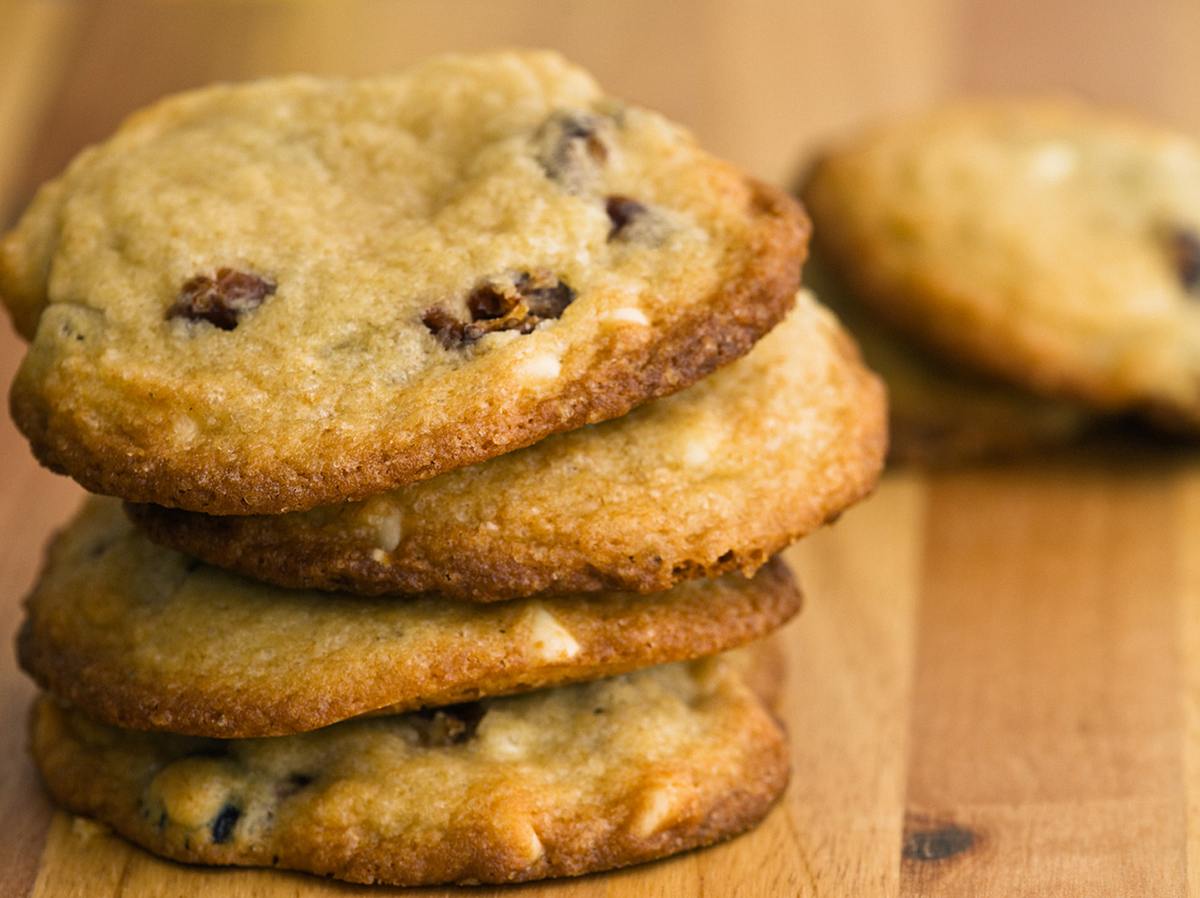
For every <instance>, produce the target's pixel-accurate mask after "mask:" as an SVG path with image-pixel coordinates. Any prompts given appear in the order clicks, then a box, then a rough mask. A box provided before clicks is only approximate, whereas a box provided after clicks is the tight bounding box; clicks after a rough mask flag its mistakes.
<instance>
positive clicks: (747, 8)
mask: <svg viewBox="0 0 1200 898" xmlns="http://www.w3.org/2000/svg"><path fill="white" fill-rule="evenodd" d="M503 44H523V45H545V46H554V47H557V48H559V49H561V50H563V51H564V52H566V53H567V54H568V55H569V56H572V57H574V58H575V59H577V60H579V61H580V62H582V63H584V64H585V65H587V66H588V67H589V68H591V69H592V70H593V71H595V72H596V73H597V75H598V76H599V77H600V79H601V81H602V82H604V83H605V84H606V85H608V86H609V87H610V89H611V90H612V91H613V92H615V93H617V94H620V95H623V96H626V97H629V98H632V99H635V100H638V101H642V102H644V103H646V104H649V105H652V106H655V107H658V108H660V109H662V110H663V111H665V112H667V113H668V114H670V115H671V116H673V117H674V118H676V119H679V120H682V121H684V122H686V123H688V124H689V125H690V126H691V127H693V128H694V130H695V131H696V132H697V133H698V134H699V135H700V137H701V139H702V141H703V142H704V143H706V144H707V145H708V146H710V147H711V148H712V149H714V150H715V151H717V152H719V153H721V154H723V155H726V156H729V157H731V158H733V159H735V160H737V161H739V162H740V163H742V164H743V165H745V166H746V167H747V168H749V169H750V170H752V171H755V172H756V173H758V174H760V175H762V176H764V177H766V178H768V179H774V180H777V181H786V180H788V179H789V178H790V177H791V176H792V174H793V173H794V172H795V170H796V169H797V167H798V165H799V164H800V161H801V159H802V157H803V154H804V152H805V150H806V148H807V147H810V146H811V145H812V143H813V141H814V140H817V139H819V138H821V137H822V136H824V135H826V134H829V133H831V132H833V131H835V130H836V129H838V128H841V127H844V126H846V125H848V124H852V123H854V122H857V121H860V120H864V119H868V118H870V117H873V116H876V115H879V114H881V113H884V112H888V111H892V110H896V109H903V108H909V107H914V106H917V105H920V104H922V103H925V102H928V101H930V100H932V99H934V98H937V97H940V96H943V95H945V94H947V93H952V92H960V91H965V90H976V89H1013V88H1038V89H1046V88H1051V89H1062V88H1074V89H1079V90H1083V91H1085V92H1086V93H1088V94H1090V95H1093V96H1096V97H1099V98H1101V99H1104V100H1107V101H1112V102H1116V103H1120V104H1123V105H1129V106H1134V107H1138V108H1141V109H1144V110H1146V111H1147V112H1151V113H1154V114H1157V115H1159V116H1161V117H1163V118H1165V119H1166V120H1169V121H1173V122H1176V123H1177V124H1180V125H1183V126H1185V127H1190V128H1192V129H1193V130H1197V131H1200V102H1198V101H1197V99H1196V92H1195V86H1196V84H1197V83H1198V82H1200V53H1198V52H1197V47H1198V46H1200V3H1198V2H1196V0H1143V2H1142V3H1140V4H1132V3H1130V4H1121V3H1119V2H1116V0H1114V2H1110V3H1103V2H1097V3H1085V2H1083V0H985V2H978V3H974V4H971V5H970V7H969V8H968V7H958V6H955V5H954V4H952V3H950V2H948V0H945V2H942V0H912V2H904V3H897V2H895V0H859V2H855V3H827V2H821V0H804V2H798V3H786V2H783V0H779V2H767V0H746V2H738V3H734V2H718V0H711V2H695V3H685V2H674V3H670V2H647V0H608V2H604V3H585V2H578V3H576V2H557V3H556V2H549V0H411V2H358V3H338V2H333V0H327V2H313V3H303V2H275V3H256V2H245V0H243V2H237V0H210V2H204V3H195V2H164V3H156V4H151V3H144V2H125V0H122V2H116V0H112V2H96V3H82V2H71V0H0V215H6V214H12V213H15V211H16V210H17V209H18V208H19V207H20V206H21V205H23V203H24V201H25V200H26V199H27V198H28V196H29V195H30V192H31V190H32V188H33V186H35V185H36V184H37V183H38V182H39V181H40V180H42V179H44V178H45V177H48V176H50V175H52V174H54V173H55V172H56V171H57V170H58V169H59V168H60V167H61V166H62V165H63V164H64V163H65V161H66V160H67V159H68V158H69V157H70V156H71V155H72V154H73V153H74V152H75V151H76V150H77V149H78V148H79V147H80V146H81V145H82V144H84V143H86V142H88V141H91V140H94V139H98V138H100V137H102V136H104V135H105V134H106V133H108V132H109V131H110V130H111V129H112V127H113V126H114V125H115V123H116V122H117V120H118V119H119V118H120V117H121V116H122V115H123V114H125V113H126V112H128V111H129V110H131V109H133V108H135V107H137V106H139V105H141V104H142V103H144V102H146V101H148V100H150V99H152V98H154V97H157V96H159V95H160V94H162V93H165V92H167V91H171V90H175V89H178V88H183V87H188V86H191V85H196V84H201V83H203V82H206V81H210V80H213V79H217V78H244V77H249V76H253V75H258V74H263V73H269V72H280V71H290V70H298V69H302V70H309V71H315V72H345V73H362V72H372V71H378V70H381V69H386V68H389V67H396V66H401V65H403V64H405V63H407V62H409V61H410V60H413V59H416V58H418V57H420V56H423V55H426V54H429V53H433V52H437V51H441V50H446V49H475V48H482V47H488V46H494V45H503ZM0 330H2V331H3V333H2V334H0V368H2V373H0V380H3V381H4V382H5V383H7V381H8V379H9V378H11V376H12V371H13V370H14V369H15V367H16V364H17V362H18V360H19V358H20V355H21V352H22V348H21V346H20V344H19V342H18V340H17V339H16V337H15V336H13V335H12V333H11V332H10V331H9V330H8V329H7V328H5V327H0ZM0 458H2V459H3V461H2V466H0V590H2V595H0V632H3V633H6V634H10V633H12V632H13V631H14V630H15V628H16V625H17V621H18V618H19V608H18V602H19V597H20V595H21V594H22V592H23V591H24V590H25V589H26V588H27V587H28V585H29V583H30V582H31V579H32V577H33V575H34V570H35V567H36V565H37V563H38V559H39V556H40V552H41V545H42V543H43V542H44V540H45V539H46V537H47V535H48V533H49V532H50V531H51V529H52V528H53V527H55V526H56V525H58V524H59V523H60V522H62V521H63V520H64V519H65V518H66V516H67V515H68V514H69V513H70V510H71V508H73V507H74V505H75V504H76V503H77V501H78V499H79V490H78V489H77V488H76V487H74V486H73V485H72V484H71V483H69V482H67V481H65V480H64V479H62V478H56V477H54V476H52V475H50V474H48V473H47V472H45V471H41V470H39V469H38V468H37V467H36V465H35V464H34V463H33V461H32V459H31V458H30V456H29V454H28V451H27V449H26V446H25V443H24V441H23V440H22V439H21V438H20V437H19V436H18V435H17V434H16V432H15V431H14V430H13V429H12V427H11V425H9V424H8V423H7V422H5V423H3V424H0ZM1198 537H1200V465H1198V464H1197V463H1196V461H1195V460H1194V458H1189V457H1188V453H1187V452H1186V451H1184V450H1182V449H1179V448H1176V449H1174V450H1166V449H1162V448H1157V447H1153V446H1147V445H1140V446H1119V445H1118V446H1114V445H1106V446H1102V447H1098V446H1089V447H1083V448H1081V449H1079V450H1077V451H1075V452H1073V453H1064V454H1062V455H1060V456H1058V457H1056V458H1051V459H1042V460H1040V461H1036V462H1034V461H1030V462H1025V463H1023V464H1017V465H1011V466H1007V467H994V468H980V469H974V470H970V471H960V472H948V473H941V474H936V475H925V474H921V473H917V472H908V473H899V474H894V475H892V476H890V477H889V478H888V479H887V481H886V482H885V483H884V485H883V486H882V488H881V489H880V490H879V492H878V494H877V495H876V496H875V497H874V498H872V499H871V500H870V501H869V502H867V503H866V504H864V505H863V506H861V507H859V508H857V509H855V510H854V511H852V512H851V513H849V514H847V515H846V516H845V518H844V519H843V520H842V522H841V523H839V524H838V525H837V526H836V527H835V528H832V529H830V530H827V531H825V532H823V533H821V534H819V535H817V536H815V537H813V538H811V539H810V540H808V541H806V542H805V543H804V544H803V545H801V546H799V547H798V548H797V549H794V550H793V551H792V555H791V557H792V558H793V560H794V561H795V562H796V566H797V567H798V570H799V572H800V574H801V576H802V579H803V581H804V583H805V585H806V587H807V592H808V595H809V603H808V607H807V608H806V610H805V612H804V613H803V614H802V615H801V617H800V619H799V620H798V621H797V622H796V623H794V624H793V625H792V626H791V627H790V628H789V630H788V631H787V641H788V644H789V646H790V650H791V651H790V653H791V673H790V679H789V684H788V688H787V692H786V697H785V704H784V715H785V717H786V719H787V722H788V725H789V727H790V729H791V733H792V739H793V744H794V770H795V773H794V779H793V783H792V786H791V788H790V790H789V791H788V794H787V797H786V799H785V800H784V802H783V803H782V805H781V806H780V807H779V808H777V809H776V810H775V812H774V813H772V815H771V816H770V817H769V818H768V819H767V821H766V822H765V823H764V824H763V825H762V826H761V827H760V828H759V829H758V830H757V831H755V832H754V833H752V834H750V835H748V836H746V837H744V838H742V839H738V840H736V841H734V842H732V843H730V844H727V845H723V846H720V847H717V848H715V849H712V850H708V851H703V852H696V853H692V854H689V855H686V856H684V857H681V858H677V859H674V860H671V861H667V862H663V863H659V864H654V865H651V866H649V867H645V868H641V869H635V870H631V871H626V872H621V873H617V874H612V875H607V876H597V877H589V878H585V879H583V880H579V881H576V882H569V883H565V884H550V885H546V886H536V887H531V888H528V889H510V890H506V892H505V894H507V895H512V896H516V895H521V894H527V893H528V894H539V895H560V894H561V895H572V896H592V895H611V896H635V895H636V896H654V895H662V896H683V895H700V894H703V895H708V896H728V895H739V896H741V895H746V896H776V895H804V896H817V895H827V896H853V898H858V896H876V895H879V896H891V895H931V896H934V895H954V896H1003V898H1013V896H1023V895H1029V896H1057V895H1081V896H1126V895H1127V896H1159V895H1183V894H1185V893H1187V894H1190V895H1198V896H1200V836H1198V835H1197V833H1196V832H1195V828H1196V826H1197V822H1198V821H1200V614H1198V613H1197V607H1198V603H1200V551H1198V550H1195V549H1193V548H1192V546H1191V540H1193V539H1196V538H1198ZM0 690H2V691H0V702H2V708H3V715H4V717H3V720H4V722H5V726H4V727H3V728H2V730H0V757H3V759H4V760H3V764H2V765H0V813H2V814H3V821H4V825H3V828H2V830H0V894H3V895H24V894H30V893H31V894H35V895H38V896H67V895H77V896H88V898H103V896H117V895H126V896H143V895H155V896H168V895H171V896H176V895H187V896H190V898H202V896H218V895H220V896H227V895H267V896H283V895H305V896H307V895H315V894H334V893H351V892H353V893H357V894H362V893H364V892H365V890H362V889H357V888H354V887H348V886H340V885H337V884H333V883H328V882H325V881H322V880H317V879H314V878H309V877H304V876H299V875H286V874H278V873H269V872H255V871H223V870H217V871H212V870H201V869H192V868H187V867H183V866H180V865H176V864H170V863H165V862H161V861H158V860H155V859H154V858H152V857H150V856H149V855H147V854H145V853H143V852H141V851H139V850H137V849H134V848H131V847H129V846H127V845H126V844H125V843H123V842H122V841H121V840H119V839H117V838H116V837H114V836H111V835H108V834H106V833H105V832H104V831H103V830H97V829H96V828H94V827H88V826H84V825H81V824H80V823H79V822H76V821H73V820H72V818H70V817H68V816H65V815H62V814H56V813H54V812H53V811H52V810H51V808H50V807H49V805H48V804H47V802H46V800H45V799H44V798H43V796H42V794H41V792H40V790H39V787H38V785H37V782H36V778H35V775H34V772H33V769H32V767H31V765H30V764H29V762H28V761H27V759H26V756H25V753H24V743H25V734H24V726H23V718H24V714H25V710H26V707H27V705H28V703H29V699H30V696H31V694H32V691H33V690H32V687H31V685H30V684H29V682H28V681H27V680H26V679H25V678H24V677H22V676H20V675H19V674H18V672H17V670H16V668H15V664H14V662H13V659H12V656H11V653H10V652H9V651H8V650H7V649H6V650H4V651H0ZM451 892H453V890H450V892H447V891H445V890H434V891H431V892H420V893H416V892H413V893H410V894H449V893H451ZM487 893H489V891H488V890H476V891H474V892H473V893H471V894H475V895H481V894H487Z"/></svg>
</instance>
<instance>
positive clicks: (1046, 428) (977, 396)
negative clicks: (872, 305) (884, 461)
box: [804, 256, 1096, 466]
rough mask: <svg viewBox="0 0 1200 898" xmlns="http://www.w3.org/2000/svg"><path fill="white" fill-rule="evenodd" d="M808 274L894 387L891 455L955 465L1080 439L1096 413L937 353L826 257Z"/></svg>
mask: <svg viewBox="0 0 1200 898" xmlns="http://www.w3.org/2000/svg"><path fill="white" fill-rule="evenodd" d="M804 281H805V283H806V284H808V285H809V286H810V287H811V288H813V289H814V290H816V291H817V293H818V294H819V295H820V297H821V301H822V302H824V303H825V304H826V305H828V306H829V307H830V308H831V309H833V310H834V311H835V312H836V313H837V316H838V318H839V319H841V321H842V323H843V324H844V325H845V326H846V329H847V330H849V331H850V333H852V334H853V335H854V338H855V339H856V340H857V341H858V345H859V346H860V347H861V349H862V353H863V359H864V360H865V361H866V363H867V364H868V365H870V366H871V369H872V370H873V371H875V372H877V373H878V374H879V376H880V377H882V378H883V380H884V382H885V383H886V384H887V388H888V458H889V459H891V460H892V461H895V462H900V463H904V464H917V465H931V466H936V465H951V464H957V463H961V462H967V461H973V460H979V459H985V458H987V459H990V458H998V457H1007V456H1013V455H1018V454H1021V453H1025V452H1033V451H1037V450H1043V449H1049V448H1051V447H1054V446H1060V445H1065V444H1068V443H1071V442H1073V441H1075V440H1077V439H1080V438H1081V437H1082V436H1083V435H1084V434H1085V433H1086V432H1087V431H1088V430H1089V429H1090V428H1092V426H1093V425H1094V424H1095V423H1096V416H1095V415H1094V414H1092V413H1090V412H1089V411H1088V410H1087V409H1086V408H1084V407H1083V406H1082V405H1081V404H1079V403H1077V402H1072V401H1070V400H1064V399H1051V398H1047V397H1043V396H1036V395H1034V394H1032V393H1030V392H1029V391H1027V390H1022V389H1021V388H1019V387H1015V386H1013V385H1011V384H1008V383H1004V382H1002V381H998V380H996V379H994V378H989V377H985V376H982V375H979V374H977V373H975V372H973V371H969V370H964V369H963V368H962V367H961V366H956V365H954V364H951V363H950V362H948V361H945V360H943V359H940V358H937V357H935V356H933V355H932V354H930V353H929V352H927V351H925V350H923V349H922V348H921V347H919V346H916V345H914V344H912V343H911V342H910V341H908V340H906V339H905V337H904V336H903V335H902V334H900V333H897V332H896V331H895V330H893V329H892V328H890V327H888V326H887V325H886V324H884V323H883V322H882V321H880V319H879V318H878V316H876V315H874V314H872V313H871V311H870V310H869V309H867V308H865V307H864V306H863V305H862V304H861V303H860V302H859V301H857V300H856V299H855V298H854V297H853V296H852V295H851V294H850V293H849V292H848V291H847V290H846V288H845V287H844V285H843V284H842V283H840V281H839V280H838V279H837V278H834V277H833V276H832V275H831V273H830V271H829V268H828V266H826V265H825V264H824V263H823V262H822V260H821V259H820V257H819V256H818V257H816V258H814V259H812V260H810V261H809V262H808V263H807V264H806V265H805V266H804Z"/></svg>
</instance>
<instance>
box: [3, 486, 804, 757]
mask: <svg viewBox="0 0 1200 898" xmlns="http://www.w3.org/2000/svg"><path fill="white" fill-rule="evenodd" d="M799 606H800V596H799V594H798V592H797V591H796V587H795V585H794V584H793V582H792V578H791V575H790V573H789V572H788V570H787V566H786V565H785V564H784V562H783V561H781V560H779V561H775V562H772V563H771V564H768V565H767V566H766V567H764V568H763V569H762V570H761V571H759V573H758V575H757V576H756V577H754V578H753V579H746V578H744V577H742V576H740V575H736V574H732V575H729V576H727V577H725V578H723V579H720V580H702V581H693V582H690V583H686V584H683V585H681V586H679V587H677V588H676V589H674V590H671V591H670V592H664V593H658V594H655V595H651V596H638V595H630V594H627V593H598V594H593V595H588V596H567V597H563V598H558V599H546V600H540V601H539V600H519V601H515V602H507V603H503V604H493V605H487V606H475V605H466V604H463V603H460V602H446V601H444V600H442V599H440V598H439V597H436V596H433V597H428V598H423V599H417V600H412V601H405V602H397V601H395V600H391V599H369V598H363V597H359V596H349V595H329V594H326V593H313V592H300V591H295V590H286V589H279V588H278V587H273V586H266V585H263V584H260V583H254V582H251V581H249V580H244V579H242V578H241V577H238V576H236V575H233V574H229V573H226V572H224V571H221V570H218V569H216V568H211V567H207V566H205V565H202V564H200V563H199V562H197V561H194V560H192V559H190V558H187V557H185V556H183V555H180V554H178V553H176V552H172V551H170V550H169V549H164V548H162V547H160V546H156V545H154V544H153V543H151V542H150V541H149V540H147V539H146V538H145V537H143V536H142V535H141V534H140V533H138V532H137V531H136V530H135V529H134V527H133V525H132V524H130V523H129V521H128V519H127V518H126V517H125V515H124V514H123V513H122V512H121V507H120V504H119V503H118V502H117V501H116V500H113V499H107V498H96V497H93V498H92V499H90V500H89V502H88V504H87V505H86V506H85V507H84V509H83V511H82V513H81V514H80V515H79V517H78V518H76V520H75V521H74V522H73V523H71V524H70V525H69V526H68V527H67V528H66V530H65V531H64V532H63V533H62V534H60V535H59V536H58V538H57V539H56V540H55V541H54V543H53V544H52V545H51V548H50V551H49V556H48V559H47V563H46V566H45V568H44V570H43V571H42V575H41V578H40V580H39V581H38V584H37V585H36V587H35V588H34V591H33V593H32V594H31V595H30V597H29V598H28V600H27V601H26V613H27V617H26V621H25V624H24V626H23V627H22V630H21V634H20V637H19V639H18V651H19V656H20V660H21V664H22V666H23V667H24V668H25V669H26V670H27V671H28V672H29V673H30V674H31V675H32V676H33V677H34V679H35V680H37V681H38V683H39V684H41V685H42V686H43V687H44V688H45V689H47V690H49V691H50V692H52V693H54V694H55V695H57V696H59V697H60V698H63V699H65V700H67V701H70V702H71V703H72V704H74V705H76V706H78V707H80V708H82V709H83V710H84V711H86V712H87V713H89V714H91V715H92V716H93V717H96V718H98V719H100V720H103V721H106V722H108V723H112V724H116V725H118V726H126V727H133V728H136V729H162V730H171V731H174V732H180V733H189V734H194V735H204V736H220V737H241V736H265V735H275V734H282V733H294V732H299V731H304V730H311V729H315V728H317V727H320V726H324V725H326V724H330V723H333V722H335V721H338V720H342V719H344V718H347V717H352V716H355V715H359V714H366V713H372V712H379V711H381V710H408V709H410V708H417V707H423V706H427V705H443V704H450V703H453V702H460V701H466V700H468V699H475V698H478V697H480V696H485V695H495V694H500V693H509V692H518V691H522V690H527V689H532V688H536V687H539V686H545V685H549V684H554V683H564V682H573V681H576V680H587V679H592V678H595V677H600V676H606V675H609V674H613V673H620V672H624V671H627V670H633V669H635V668H639V667H646V666H649V665H652V664H658V663H662V662H666V661H675V660H682V659H686V658H695V657H698V656H700V655H707V654H711V653H713V652H718V651H723V650H725V649H728V648H732V647H734V646H737V645H741V644H743V643H746V642H749V641H751V640H754V639H757V638H758V637H760V636H764V635H766V634H767V633H769V632H770V631H772V630H773V629H775V628H776V627H778V626H779V625H781V624H782V623H783V622H784V621H786V620H787V619H788V618H790V617H791V616H792V615H793V614H795V613H796V611H797V610H799Z"/></svg>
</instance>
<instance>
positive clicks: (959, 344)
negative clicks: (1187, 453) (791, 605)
mask: <svg viewBox="0 0 1200 898" xmlns="http://www.w3.org/2000/svg"><path fill="white" fill-rule="evenodd" d="M804 197H805V199H806V200H807V201H808V203H809V206H810V208H811V210H812V214H813V218H814V221H815V222H816V227H817V230H818V232H819V234H820V239H821V245H822V248H823V250H824V251H825V253H826V256H827V258H828V259H829V261H830V262H831V264H833V265H834V266H835V267H836V269H837V273H838V274H839V275H840V276H841V277H844V278H845V279H846V280H847V281H848V282H849V283H850V284H851V286H852V287H853V289H854V291H855V293H856V295H859V296H860V297H861V298H862V299H864V300H865V301H867V302H869V303H870V304H872V305H873V306H874V307H875V308H876V309H877V310H878V311H879V312H880V313H881V314H882V315H884V316H885V317H887V318H888V319H890V320H891V321H892V323H894V324H895V325H897V326H898V327H900V328H903V329H904V330H906V331H907V332H908V333H909V334H910V335H912V336H913V337H915V338H918V339H920V340H922V341H924V342H925V343H926V344H927V345H929V346H930V347H932V348H934V349H935V350H937V351H939V352H941V353H943V354H947V355H950V356H952V357H954V358H956V359H958V360H961V361H964V362H967V363H970V364H972V365H974V366H976V367H977V368H979V369H982V370H984V371H988V372H991V373H993V374H995V375H998V376H1000V377H1002V378H1005V379H1007V380H1009V381H1011V382H1014V383H1018V384H1022V385H1025V386H1027V387H1029V388H1031V389H1033V390H1036V391H1038V392H1042V393H1045V394H1051V395H1065V396H1072V397H1077V398H1079V399H1082V400H1084V401H1086V402H1088V403H1089V404H1091V405H1093V406H1095V407H1098V408H1101V409H1105V410H1122V409H1141V410H1149V411H1151V412H1154V413H1155V414H1157V415H1159V416H1160V417H1165V418H1167V419H1169V420H1171V421H1172V422H1173V423H1175V424H1177V425H1179V426H1185V427H1189V428H1192V429H1196V428H1200V147H1198V145H1197V144H1196V143H1195V142H1194V141H1192V140H1190V139H1188V138H1186V137H1184V136H1182V135H1179V134H1175V133H1171V132H1169V131H1165V130H1157V129H1155V128H1152V127H1150V126H1147V125H1144V124H1141V123H1139V122H1136V121H1132V120H1128V119H1125V118H1122V117H1120V116H1117V115H1114V114H1110V113H1105V112H1101V111H1097V110H1094V109H1091V108H1088V107H1086V106H1084V105H1081V104H1078V103H1073V102H1066V101H1062V102H1053V101H1024V102H1022V101H993V102H982V101H977V102H972V103H964V104H961V105H956V106H950V107H947V108H943V109H939V110H936V111H933V112H931V113H929V114H927V115H925V116H923V117H921V118H918V119H913V120H910V121H906V122H900V123H897V124H893V125H890V126H887V127H884V128H881V129H879V130H876V131H873V132H871V133H868V134H865V135H862V136H860V137H858V138H856V139H854V140H851V141H850V142H848V143H846V144H845V145H843V146H841V147H838V148H835V149H834V150H832V151H831V152H830V153H829V154H828V155H826V156H825V158H824V159H822V160H821V161H820V162H819V163H818V165H817V166H816V168H815V169H814V172H813V174H812V176H811V177H810V179H809V181H808V184H807V186H806V189H805V190H804Z"/></svg>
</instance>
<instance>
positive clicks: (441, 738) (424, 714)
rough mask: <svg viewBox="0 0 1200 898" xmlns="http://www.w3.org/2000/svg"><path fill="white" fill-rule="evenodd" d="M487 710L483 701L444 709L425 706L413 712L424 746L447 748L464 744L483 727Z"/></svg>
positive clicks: (412, 718) (449, 706)
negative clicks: (481, 725)
mask: <svg viewBox="0 0 1200 898" xmlns="http://www.w3.org/2000/svg"><path fill="white" fill-rule="evenodd" d="M486 713H487V709H486V708H485V707H484V706H483V705H482V704H481V703H480V702H466V703H464V704H461V705H447V706H446V707H444V708H423V709H421V710H420V711H414V712H413V713H412V714H411V715H410V721H411V723H412V725H413V726H414V727H415V728H416V731H417V737H418V739H419V740H420V742H421V745H423V746H425V747H426V748H443V747H445V746H448V745H461V744H462V743H463V742H466V741H467V740H468V739H470V738H471V737H472V736H474V735H475V730H477V729H478V728H479V722H480V721H481V720H483V716H484V715H485V714H486Z"/></svg>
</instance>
